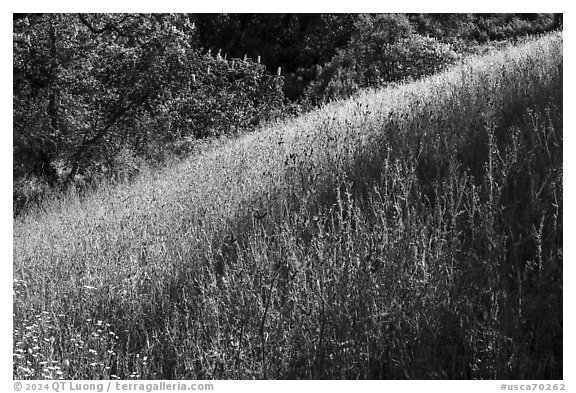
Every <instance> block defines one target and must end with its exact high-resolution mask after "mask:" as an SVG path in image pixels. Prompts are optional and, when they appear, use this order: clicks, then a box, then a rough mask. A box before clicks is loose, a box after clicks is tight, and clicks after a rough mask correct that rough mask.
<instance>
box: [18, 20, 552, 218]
mask: <svg viewBox="0 0 576 393" xmlns="http://www.w3.org/2000/svg"><path fill="white" fill-rule="evenodd" d="M13 21H14V22H13V30H14V31H13V67H14V70H13V97H14V100H13V112H14V123H13V140H14V150H13V152H14V155H13V171H14V172H13V173H14V185H13V186H14V208H15V213H18V212H19V211H20V210H21V209H22V208H23V207H24V206H25V205H26V204H27V203H30V202H31V201H35V200H37V199H38V198H39V196H41V195H43V194H44V193H45V191H46V190H51V189H61V188H66V187H68V186H69V185H72V184H75V185H77V186H78V185H82V184H84V185H86V184H89V183H90V182H91V181H93V180H95V179H100V178H103V177H105V178H114V177H116V178H118V177H122V178H124V177H126V176H130V175H132V174H134V173H136V172H137V171H138V167H139V166H140V165H143V164H149V163H152V162H162V161H163V160H164V159H165V158H166V157H169V156H173V155H174V154H176V153H185V152H186V151H187V150H186V146H187V145H186V143H187V141H191V140H195V139H199V138H206V137H217V136H219V135H224V134H232V133H235V132H237V131H239V130H245V129H249V128H250V127H254V126H256V125H258V124H260V123H261V122H264V121H267V120H269V119H271V118H275V117H278V116H282V115H285V114H288V113H292V114H294V113H299V112H300V111H302V110H307V109H310V108H311V107H314V106H317V105H321V104H322V103H324V102H327V101H329V100H332V99H335V98H340V97H345V96H347V95H349V94H352V93H354V92H355V91H357V90H358V89H360V88H363V87H369V86H379V85H383V84H385V83H388V82H394V81H399V80H406V79H410V78H418V77H421V76H425V75H429V74H431V73H434V72H437V71H439V70H441V69H442V68H444V67H446V66H448V65H450V64H453V63H454V62H456V61H457V60H458V59H459V58H460V57H461V56H462V55H464V54H466V53H470V52H474V48H476V47H477V46H478V45H479V44H483V43H486V42H489V41H494V40H510V39H516V38H518V37H521V36H525V35H528V34H538V33H542V32H545V31H549V30H553V29H557V28H561V26H562V15H561V14H481V15H479V14H377V15H362V14H338V15H332V14H13ZM279 67H281V72H280V74H278V73H277V70H278V68H279Z"/></svg>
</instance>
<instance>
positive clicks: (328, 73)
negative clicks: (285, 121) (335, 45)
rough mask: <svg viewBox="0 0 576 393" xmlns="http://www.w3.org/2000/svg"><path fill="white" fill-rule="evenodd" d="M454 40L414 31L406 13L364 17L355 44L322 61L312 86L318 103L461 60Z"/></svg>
mask: <svg viewBox="0 0 576 393" xmlns="http://www.w3.org/2000/svg"><path fill="white" fill-rule="evenodd" d="M458 57H459V56H458V54H457V53H456V52H455V51H454V50H453V49H452V47H451V46H450V45H449V44H444V43H442V42H440V41H438V40H436V39H435V38H430V37H423V36H421V35H418V34H414V33H413V32H412V28H411V26H410V24H409V22H408V20H407V19H406V17H405V16H403V15H378V16H375V17H372V19H368V20H366V19H364V20H363V22H362V23H361V24H360V25H359V27H358V29H357V32H356V36H355V37H354V38H353V39H352V41H351V43H350V45H349V46H348V47H346V48H345V49H344V50H341V51H339V52H338V54H337V55H336V56H335V57H334V58H333V59H332V60H331V61H330V62H329V63H328V64H326V65H324V66H323V67H318V77H317V79H316V80H315V81H314V82H313V83H312V84H311V85H310V86H309V88H308V90H307V95H306V98H307V99H308V100H310V101H311V102H312V103H313V104H320V103H322V102H327V101H330V100H333V99H337V98H341V97H347V96H349V95H351V94H353V93H354V92H356V91H357V90H358V89H360V88H365V87H376V86H382V85H385V84H387V83H390V82H397V81H403V80H407V79H417V78H420V77H424V76H426V75H431V74H433V73H435V72H438V71H441V70H442V69H444V68H445V67H447V66H448V65H451V64H454V63H455V62H456V61H457V60H458Z"/></svg>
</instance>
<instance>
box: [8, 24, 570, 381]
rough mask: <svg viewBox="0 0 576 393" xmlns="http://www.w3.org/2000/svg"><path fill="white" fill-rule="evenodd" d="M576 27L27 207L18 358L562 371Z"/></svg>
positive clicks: (376, 370)
mask: <svg viewBox="0 0 576 393" xmlns="http://www.w3.org/2000/svg"><path fill="white" fill-rule="evenodd" d="M562 200H563V197H562V35H561V34H552V35H548V36H544V37H542V38H540V39H539V40H534V41H530V42H527V43H524V44H522V45H520V46H519V47H517V48H511V49H508V50H506V51H503V52H499V53H495V54H493V55H489V56H485V57H478V58H472V59H470V60H468V61H467V63H465V64H463V65H461V66H459V67H456V68H454V69H452V70H450V71H448V72H444V73H442V74H439V75H436V76H434V77H431V78H427V79H425V80H422V81H420V82H415V83H410V84H405V85H399V86H396V87H390V88H387V89H384V90H379V91H373V92H364V93H362V94H361V95H359V96H357V97H355V98H354V99H351V100H348V101H343V102H336V103H332V104H330V105H327V106H325V107H323V108H322V109H319V110H317V111H314V112H312V113H309V114H306V115H303V116H301V117H298V118H295V119H292V120H290V121H285V122H282V123H278V124H275V125H271V126H270V127H268V128H266V129H263V130H261V131H260V132H256V133H253V134H250V135H248V136H246V137H243V138H241V139H239V140H234V141H230V142H227V143H223V145H222V146H221V147H219V148H216V149H212V150H208V151H206V152H204V153H202V154H200V155H198V156H196V157H194V158H191V159H190V160H189V161H186V162H183V163H180V164H177V165H175V166H172V167H170V168H166V169H165V170H163V171H160V172H154V173H150V174H149V175H146V176H143V177H142V178H141V179H140V180H138V181H137V182H136V183H135V184H131V185H118V186H114V187H110V188H101V189H99V190H98V191H96V192H94V193H93V194H91V195H89V196H86V197H84V198H79V197H76V196H74V195H73V194H71V195H68V196H67V197H66V198H62V199H60V200H54V201H52V202H50V203H47V204H45V205H44V206H43V207H41V208H39V209H37V210H36V211H31V212H29V213H27V214H25V215H23V216H21V217H19V218H17V219H16V220H15V222H14V377H15V378H33V379H41V378H59V377H63V378H66V379H93V378H121V379H128V378H137V379H155V378H158V379H163V378H164V379H167V378H179V379H189V378H206V379H208V378H224V379H236V378H384V379H386V378H511V379H514V378H526V377H530V378H533V379H538V378H562V361H563V359H562Z"/></svg>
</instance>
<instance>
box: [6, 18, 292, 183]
mask: <svg viewBox="0 0 576 393" xmlns="http://www.w3.org/2000/svg"><path fill="white" fill-rule="evenodd" d="M13 64H14V86H13V89H14V175H15V181H16V182H18V181H19V180H22V179H25V178H26V177H27V176H29V175H34V176H36V177H39V178H41V179H43V180H44V181H45V182H46V183H47V184H48V185H49V186H54V185H55V184H63V185H67V184H70V183H71V182H72V181H73V180H74V179H75V178H77V177H78V176H89V177H94V176H95V175H96V174H97V173H98V172H102V171H114V170H116V169H118V165H116V164H117V162H115V158H116V157H120V156H122V155H123V154H124V153H125V151H126V150H129V151H131V152H133V153H134V154H139V155H146V156H147V157H150V155H153V154H154V153H157V152H154V149H157V148H158V147H159V146H163V147H166V146H167V144H169V143H170V142H174V141H176V140H177V139H181V138H185V137H204V136H208V135H219V134H221V133H225V132H230V131H231V130H234V129H236V128H238V127H244V126H247V125H249V124H254V123H257V122H258V120H260V119H263V118H265V117H266V116H267V115H268V114H270V113H272V112H274V111H275V110H276V108H277V106H279V105H281V103H282V101H283V96H282V90H281V87H282V78H278V77H276V76H271V75H269V74H268V73H266V70H265V68H264V67H263V66H262V65H260V64H257V63H256V62H253V61H251V60H248V59H246V61H244V59H236V60H235V61H228V60H225V59H223V58H222V57H221V56H212V54H210V55H208V54H205V53H203V52H202V48H200V47H199V46H198V43H197V39H196V32H195V26H194V24H193V22H192V21H191V20H190V18H189V17H188V16H186V15H173V14H121V15H116V14H98V15H73V14H43V15H33V14H32V15H26V16H23V17H19V18H18V19H16V20H15V22H14V61H13Z"/></svg>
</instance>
